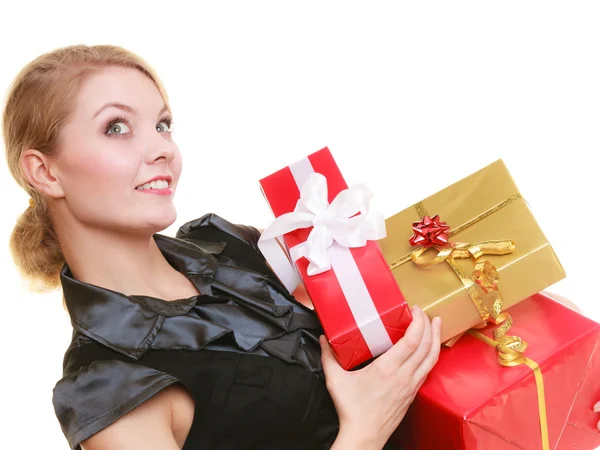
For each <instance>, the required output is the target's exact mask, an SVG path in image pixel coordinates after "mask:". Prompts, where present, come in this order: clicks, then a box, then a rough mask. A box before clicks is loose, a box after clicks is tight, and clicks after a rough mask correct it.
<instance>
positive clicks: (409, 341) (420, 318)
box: [375, 306, 426, 366]
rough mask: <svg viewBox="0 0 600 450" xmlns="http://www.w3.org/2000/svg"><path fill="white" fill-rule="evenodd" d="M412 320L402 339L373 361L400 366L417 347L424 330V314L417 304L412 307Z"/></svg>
mask: <svg viewBox="0 0 600 450" xmlns="http://www.w3.org/2000/svg"><path fill="white" fill-rule="evenodd" d="M412 313H413V320H412V322H411V323H410V324H409V325H408V328H407V329H406V333H405V335H404V337H402V339H400V340H399V341H398V342H396V343H395V344H394V345H393V346H392V348H390V349H389V350H388V351H387V352H385V353H384V354H383V355H381V356H380V357H379V358H378V359H377V361H375V363H377V364H388V363H391V364H393V365H395V366H400V365H402V364H404V363H405V362H406V360H407V359H408V358H409V357H410V356H411V355H412V354H413V353H414V352H415V351H416V350H417V349H418V348H419V345H420V344H421V339H422V337H423V332H424V331H425V326H426V324H425V321H426V320H425V315H424V313H423V312H422V311H421V309H420V308H419V307H418V306H415V307H413V309H412Z"/></svg>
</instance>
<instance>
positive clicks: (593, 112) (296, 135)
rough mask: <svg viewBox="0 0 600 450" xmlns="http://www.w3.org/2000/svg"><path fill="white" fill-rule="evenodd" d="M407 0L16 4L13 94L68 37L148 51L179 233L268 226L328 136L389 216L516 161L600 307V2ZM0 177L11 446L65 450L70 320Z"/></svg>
mask: <svg viewBox="0 0 600 450" xmlns="http://www.w3.org/2000/svg"><path fill="white" fill-rule="evenodd" d="M398 3H399V2H389V3H386V2H361V3H358V2H350V1H345V2H337V3H333V2H327V1H320V2H308V1H306V0H304V1H302V2H282V1H272V2H264V1H252V2H247V1H246V2H227V1H220V2H196V3H194V4H192V2H189V3H188V2H185V3H184V2H167V1H163V2H158V1H144V2H132V1H127V2H125V1H124V2H67V1H62V0H55V1H52V2H44V3H40V4H39V5H34V4H32V2H15V1H11V2H8V1H7V2H4V1H3V3H2V8H1V9H0V43H2V55H1V60H0V61H1V62H0V90H1V91H2V94H3V95H4V93H5V92H6V89H7V88H8V85H9V83H10V82H11V80H12V79H13V77H14V76H15V75H16V73H17V72H18V70H19V69H21V67H22V66H23V65H25V64H26V63H27V62H29V61H30V60H31V59H33V58H35V57H36V56H38V55H39V54H41V53H43V52H46V51H49V50H52V49H54V48H56V47H60V46H63V45H69V44H75V43H84V44H100V43H102V44H105V43H109V44H117V45H121V46H124V47H127V48H129V49H130V50H133V51H134V52H137V53H139V54H140V55H141V56H142V57H144V58H145V59H147V60H148V61H149V62H150V64H151V65H153V66H154V67H155V68H156V70H157V71H158V73H159V75H160V76H161V78H162V80H163V81H164V83H165V84H166V87H167V91H168V93H169V95H170V97H171V100H172V107H173V110H174V118H175V133H174V138H175V140H176V141H177V142H178V144H179V146H180V148H181V150H182V152H183V156H184V163H185V165H184V172H183V179H182V181H181V183H180V185H179V190H178V192H177V196H176V199H175V200H176V205H177V207H178V211H179V217H178V220H177V223H176V224H175V225H174V226H173V227H171V228H170V229H168V230H166V231H165V233H167V234H170V235H172V234H174V233H175V231H176V229H177V227H178V226H180V225H181V224H182V223H184V222H185V221H187V220H190V219H193V218H195V217H198V216H200V215H203V214H205V213H207V212H215V213H217V214H219V215H222V216H223V217H225V218H227V219H228V220H230V221H233V222H237V223H249V224H253V225H255V226H258V227H263V228H264V227H266V226H267V225H268V223H269V221H270V220H271V213H270V211H269V209H268V207H267V205H266V202H265V201H264V199H263V197H262V195H261V192H260V189H259V187H258V179H259V178H261V177H263V176H266V175H268V174H270V173H272V172H273V171H275V170H277V169H279V168H281V167H283V166H285V165H287V164H289V163H291V162H294V161H296V160H297V159H299V158H301V157H303V156H305V155H307V154H308V153H311V152H313V151H316V150H318V149H320V148H322V147H324V146H329V148H330V149H331V150H332V152H333V154H334V156H335V158H336V159H337V161H338V163H339V165H340V167H341V169H342V171H343V173H344V175H345V177H346V179H347V181H348V183H349V184H354V183H358V182H364V183H367V184H368V185H369V186H370V187H371V189H372V190H373V191H374V192H375V193H376V198H375V205H376V206H377V207H378V208H379V209H380V210H382V211H383V212H384V213H385V214H386V216H388V215H391V214H393V213H395V212H397V211H399V210H401V209H404V208H405V207H407V206H409V205H411V204H413V203H415V202H416V201H418V200H420V199H422V198H424V197H426V196H428V195H430V194H432V193H434V192H436V191H437V190H439V189H442V188H443V187H445V186H446V185H448V184H450V183H452V182H454V181H457V180H459V179H460V178H462V177H464V176H466V175H468V174H470V173H472V172H474V171H476V170H478V169H480V168H481V167H483V166H484V165H486V164H489V163H491V162H493V161H495V160H496V159H498V158H502V159H504V161H505V162H506V163H507V164H508V166H509V169H510V170H511V172H512V175H513V177H514V179H515V180H516V182H517V184H518V186H519V187H520V190H521V192H522V194H523V195H524V196H525V197H526V198H527V200H528V201H529V203H530V205H531V207H532V208H533V211H534V214H535V215H536V217H537V219H538V221H539V223H540V225H541V227H542V229H543V231H544V233H545V234H546V236H547V237H548V239H549V240H550V242H551V243H552V245H553V247H554V249H555V251H556V252H557V254H558V256H559V258H560V260H561V262H562V263H563V265H564V268H565V270H566V271H567V275H568V277H567V279H565V280H564V281H561V282H559V283H557V284H556V285H554V286H552V287H551V288H550V290H551V291H554V292H556V293H559V294H562V295H564V296H566V297H568V298H570V299H571V300H572V301H574V302H575V303H577V304H578V305H579V306H580V307H581V309H582V310H583V312H584V314H586V315H588V316H590V317H592V318H594V319H595V320H600V305H599V300H600V299H599V298H598V294H597V292H598V254H599V251H600V250H599V249H600V247H599V243H598V241H599V238H600V232H599V223H600V222H598V213H597V208H598V207H599V204H598V194H599V192H600V188H599V187H598V182H599V181H598V169H597V163H596V160H597V154H598V149H599V143H600V134H599V127H598V124H599V119H600V62H599V50H600V27H599V26H598V23H600V14H599V12H600V11H599V8H598V6H596V5H597V4H596V3H595V2H590V3H585V2H552V1H544V2H512V1H509V2H502V3H500V2H493V3H492V2H482V1H477V2H432V1H429V2H421V3H418V4H417V3H416V2H414V3H412V4H410V5H409V4H407V3H402V4H401V5H398ZM192 5H193V6H192ZM0 189H1V194H2V205H3V206H2V213H1V220H0V266H1V268H2V271H1V272H0V276H1V277H2V279H1V281H0V283H1V284H0V285H1V286H2V291H1V292H2V298H1V299H0V302H1V303H0V305H1V311H2V317H1V322H0V334H1V336H0V343H1V345H2V354H3V358H2V359H1V360H0V364H1V373H2V375H3V379H2V382H1V385H0V386H1V387H0V389H1V392H0V398H1V400H2V405H3V408H2V409H3V411H4V412H5V414H8V415H3V417H4V418H3V419H2V428H3V432H2V433H0V448H32V449H37V448H44V449H66V448H67V445H66V441H65V440H64V437H63V435H62V432H61V431H60V428H59V425H58V422H57V420H56V418H55V416H54V411H53V408H52V404H51V395H52V388H53V387H54V383H55V382H56V381H57V380H58V379H59V378H60V376H61V364H62V356H63V353H64V351H65V349H66V346H67V345H68V343H69V340H70V334H71V329H70V324H69V320H68V317H67V315H66V313H65V311H64V310H63V309H62V306H61V298H60V295H59V294H58V293H52V294H48V295H32V294H31V293H28V292H27V291H25V290H24V289H23V286H22V284H21V282H20V280H19V278H18V274H17V272H16V271H15V269H14V267H13V265H12V261H11V259H10V257H9V254H8V248H7V247H8V246H7V242H8V237H9V234H10V231H11V230H12V227H13V225H14V222H15V220H16V218H17V217H18V215H19V214H21V212H22V211H23V210H24V209H25V208H26V206H27V200H28V199H27V197H26V196H25V194H24V192H23V191H21V190H20V189H19V188H18V186H17V185H16V183H15V182H14V181H13V179H12V178H11V177H10V175H9V173H8V170H7V167H6V163H5V162H2V164H0ZM595 400H600V399H594V401H595ZM599 419H600V416H599ZM5 427H6V428H5Z"/></svg>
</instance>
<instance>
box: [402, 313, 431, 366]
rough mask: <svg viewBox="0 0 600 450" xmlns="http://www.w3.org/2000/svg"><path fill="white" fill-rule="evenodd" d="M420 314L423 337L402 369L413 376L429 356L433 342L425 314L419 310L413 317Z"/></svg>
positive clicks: (429, 324) (429, 323) (428, 321)
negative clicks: (422, 324)
mask: <svg viewBox="0 0 600 450" xmlns="http://www.w3.org/2000/svg"><path fill="white" fill-rule="evenodd" d="M417 314H420V315H421V317H422V318H423V323H424V324H425V326H424V328H423V335H422V336H421V342H419V346H418V347H417V349H416V350H415V351H414V353H413V354H412V355H410V357H409V358H408V359H407V360H406V363H405V364H404V367H403V368H402V370H403V371H404V373H406V374H413V373H415V372H416V370H417V368H418V367H419V366H420V365H421V363H422V362H423V360H424V359H425V357H426V356H427V355H428V354H429V352H430V350H431V342H432V341H433V335H432V331H431V322H430V320H429V317H427V314H425V313H424V312H423V311H422V310H419V311H417V312H416V313H415V315H417Z"/></svg>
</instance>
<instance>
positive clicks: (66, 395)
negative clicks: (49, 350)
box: [52, 339, 179, 449]
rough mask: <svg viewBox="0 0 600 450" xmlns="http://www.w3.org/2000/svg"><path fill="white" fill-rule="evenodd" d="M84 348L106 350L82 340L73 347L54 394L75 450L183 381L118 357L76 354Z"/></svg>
mask: <svg viewBox="0 0 600 450" xmlns="http://www.w3.org/2000/svg"><path fill="white" fill-rule="evenodd" d="M84 341H85V339H84ZM81 345H89V346H99V347H98V348H99V349H101V347H102V346H101V345H100V344H97V343H95V342H90V343H82V342H81V341H78V342H77V347H73V346H72V348H71V349H70V350H69V351H67V354H66V355H65V364H64V366H65V371H64V373H63V377H62V378H61V379H60V380H59V381H58V382H57V383H56V385H55V387H54V389H53V395H52V403H53V406H54V411H55V414H56V417H57V419H58V421H59V423H60V426H61V429H62V431H63V433H64V435H65V437H66V439H67V441H68V442H69V445H70V446H71V448H73V449H78V448H80V447H79V445H80V444H81V442H82V441H84V440H86V439H88V438H89V437H91V436H93V435H95V434H96V433H98V432H100V431H101V430H104V429H106V428H107V427H108V426H109V425H111V424H113V423H115V422H116V421H117V420H118V419H120V418H121V417H123V416H125V415H126V414H127V413H129V412H130V411H132V410H133V409H135V408H136V407H138V406H140V405H141V404H142V403H144V402H145V401H146V400H148V399H150V398H151V397H153V396H154V395H155V394H157V393H159V392H160V391H162V390H163V389H165V388H166V387H168V386H171V385H173V384H174V383H176V382H178V381H179V380H178V379H177V377H175V376H173V375H171V374H168V373H165V372H162V371H159V370H156V369H153V368H151V367H147V366H144V365H141V364H138V363H136V362H130V361H126V360H121V359H120V358H119V357H117V356H115V357H114V358H110V359H100V358H99V359H95V360H92V361H89V360H88V361H86V360H85V359H84V358H82V357H79V352H78V351H74V350H78V349H79V348H78V347H79V346H81Z"/></svg>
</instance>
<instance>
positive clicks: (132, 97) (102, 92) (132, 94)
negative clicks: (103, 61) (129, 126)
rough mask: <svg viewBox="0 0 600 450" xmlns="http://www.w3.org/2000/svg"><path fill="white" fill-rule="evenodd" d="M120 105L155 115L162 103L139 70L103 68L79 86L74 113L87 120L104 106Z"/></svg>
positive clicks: (149, 82)
mask: <svg viewBox="0 0 600 450" xmlns="http://www.w3.org/2000/svg"><path fill="white" fill-rule="evenodd" d="M109 102H118V103H124V104H126V105H129V106H131V107H133V108H134V109H136V110H138V111H140V113H141V114H143V113H144V112H145V111H147V112H148V113H150V114H156V111H158V110H160V109H161V108H162V107H163V106H164V101H163V98H162V96H161V95H160V92H159V90H158V88H157V87H156V85H155V84H154V82H153V81H152V80H151V79H150V78H148V76H146V75H144V74H143V73H141V72H140V71H139V70H136V69H130V68H121V67H107V68H103V69H101V70H100V71H99V72H96V73H94V74H92V75H91V76H90V77H89V78H87V79H86V80H85V82H84V83H83V84H82V86H81V89H80V92H79V95H78V97H77V107H76V109H77V110H78V111H79V112H81V113H84V114H86V115H87V116H88V117H89V118H91V117H92V116H93V114H94V113H95V112H96V111H97V110H98V109H99V108H101V107H102V106H104V104H106V103H109Z"/></svg>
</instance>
